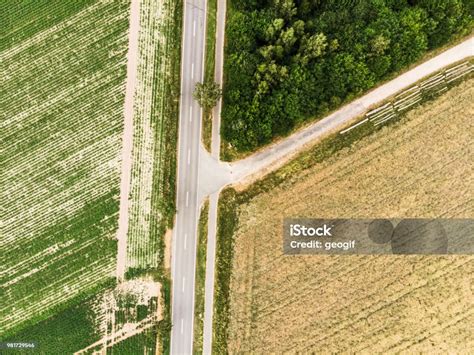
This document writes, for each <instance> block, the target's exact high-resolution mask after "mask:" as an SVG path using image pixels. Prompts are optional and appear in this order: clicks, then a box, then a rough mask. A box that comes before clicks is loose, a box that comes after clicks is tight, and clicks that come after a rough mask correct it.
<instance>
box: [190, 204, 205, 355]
mask: <svg viewBox="0 0 474 355" xmlns="http://www.w3.org/2000/svg"><path fill="white" fill-rule="evenodd" d="M208 217H209V201H208V200H206V202H205V203H204V205H203V206H202V208H201V215H200V216H199V226H198V244H197V256H196V280H195V291H194V345H193V352H194V353H195V354H202V350H203V348H202V347H203V333H204V295H205V288H206V257H207V254H206V253H207V226H208Z"/></svg>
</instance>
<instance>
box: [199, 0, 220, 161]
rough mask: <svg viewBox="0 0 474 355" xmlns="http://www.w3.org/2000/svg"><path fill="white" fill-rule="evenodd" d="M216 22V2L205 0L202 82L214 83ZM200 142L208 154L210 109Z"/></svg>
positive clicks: (203, 119) (210, 138)
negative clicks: (204, 50) (205, 16)
mask: <svg viewBox="0 0 474 355" xmlns="http://www.w3.org/2000/svg"><path fill="white" fill-rule="evenodd" d="M216 21H217V0H207V24H206V54H205V66H204V81H205V82H207V81H215V77H214V70H215V66H216ZM202 142H203V144H204V147H205V148H206V149H207V150H208V151H209V152H210V151H211V142H212V109H210V110H207V109H206V110H204V112H203V117H202Z"/></svg>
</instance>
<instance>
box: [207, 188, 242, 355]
mask: <svg viewBox="0 0 474 355" xmlns="http://www.w3.org/2000/svg"><path fill="white" fill-rule="evenodd" d="M236 197H237V193H236V191H235V190H234V189H232V188H228V189H226V190H224V191H222V193H221V195H220V198H219V213H218V217H217V241H216V280H215V289H214V320H213V328H214V330H213V331H214V334H213V340H212V352H213V353H215V354H227V353H228V350H227V340H228V336H229V321H230V314H229V307H230V277H231V274H232V261H233V260H232V259H233V256H234V232H235V230H236V228H237V222H238V216H237V207H238V205H237V203H238V202H237V200H236Z"/></svg>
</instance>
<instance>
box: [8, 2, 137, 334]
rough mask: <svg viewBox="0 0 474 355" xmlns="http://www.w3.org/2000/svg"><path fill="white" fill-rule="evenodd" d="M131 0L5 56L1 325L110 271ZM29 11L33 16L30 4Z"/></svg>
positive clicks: (58, 303) (74, 18)
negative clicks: (3, 251)
mask: <svg viewBox="0 0 474 355" xmlns="http://www.w3.org/2000/svg"><path fill="white" fill-rule="evenodd" d="M45 6H46V5H45ZM48 6H49V5H48ZM64 6H65V5H64V4H58V11H62V10H61V9H62V8H63V7H64ZM71 6H72V5H71ZM128 6H129V4H128V2H125V1H98V2H95V3H94V4H92V5H91V6H89V7H86V8H83V9H81V10H80V11H78V12H76V13H75V14H73V15H71V16H70V17H68V18H65V19H63V20H62V21H60V22H59V23H56V24H55V25H54V26H53V27H51V28H49V29H44V30H43V31H41V32H38V33H35V34H33V35H32V36H31V37H26V38H22V40H21V41H20V42H19V43H14V44H13V45H12V46H10V47H9V48H8V49H6V50H5V51H4V52H3V53H2V68H1V76H2V78H3V79H4V80H3V82H2V87H1V88H0V90H1V95H0V97H1V99H0V100H1V101H0V104H1V105H2V107H3V108H4V110H3V112H2V117H1V119H0V141H1V142H2V144H1V147H0V184H1V185H2V186H3V187H4V188H3V189H2V191H1V192H0V205H1V206H2V221H1V224H2V238H1V240H0V247H1V249H2V250H6V253H4V254H3V255H2V273H1V274H0V280H1V284H2V289H1V293H2V297H1V299H0V319H1V321H0V328H2V330H4V331H5V332H6V333H7V334H8V333H9V332H10V333H11V332H14V331H15V330H18V329H20V328H21V327H24V326H26V325H28V324H32V323H35V322H38V321H40V320H42V319H44V318H46V317H49V316H51V315H52V314H54V313H55V312H56V311H57V310H58V309H59V308H61V307H64V305H66V304H69V302H72V301H73V300H75V299H76V298H77V297H79V296H81V295H87V294H89V293H90V292H93V291H94V290H95V289H96V288H97V287H98V285H102V284H104V283H105V282H106V281H107V280H109V279H110V278H111V277H113V274H114V271H115V268H116V251H117V242H116V239H115V235H116V230H117V226H118V195H119V191H118V189H119V181H120V162H121V155H120V151H121V133H122V129H123V105H124V88H125V74H126V51H127V32H128ZM27 15H28V16H30V20H31V21H33V20H34V18H35V12H34V11H33V12H30V13H27ZM27 15H25V14H22V16H27ZM60 15H61V14H59V13H58V14H55V13H52V14H51V16H52V17H54V16H60ZM25 22H26V23H27V22H28V21H27V19H25ZM18 38H21V36H18ZM3 64H4V65H3Z"/></svg>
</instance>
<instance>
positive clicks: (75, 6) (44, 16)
mask: <svg viewBox="0 0 474 355" xmlns="http://www.w3.org/2000/svg"><path fill="white" fill-rule="evenodd" d="M96 1H97V0H74V1H63V0H21V1H18V0H2V1H0V23H1V24H2V26H1V29H0V38H1V39H2V40H1V41H0V51H3V50H4V49H7V48H9V47H11V46H12V45H14V44H15V43H19V42H21V41H23V40H25V39H27V38H29V37H31V36H33V35H35V34H36V33H38V32H40V31H42V30H44V29H46V28H49V27H52V26H54V25H55V24H57V23H59V22H61V21H62V20H64V19H65V18H67V17H69V16H73V15H74V14H76V13H77V12H79V11H81V10H82V9H84V8H85V7H87V6H88V5H91V4H92V3H94V2H96Z"/></svg>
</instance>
